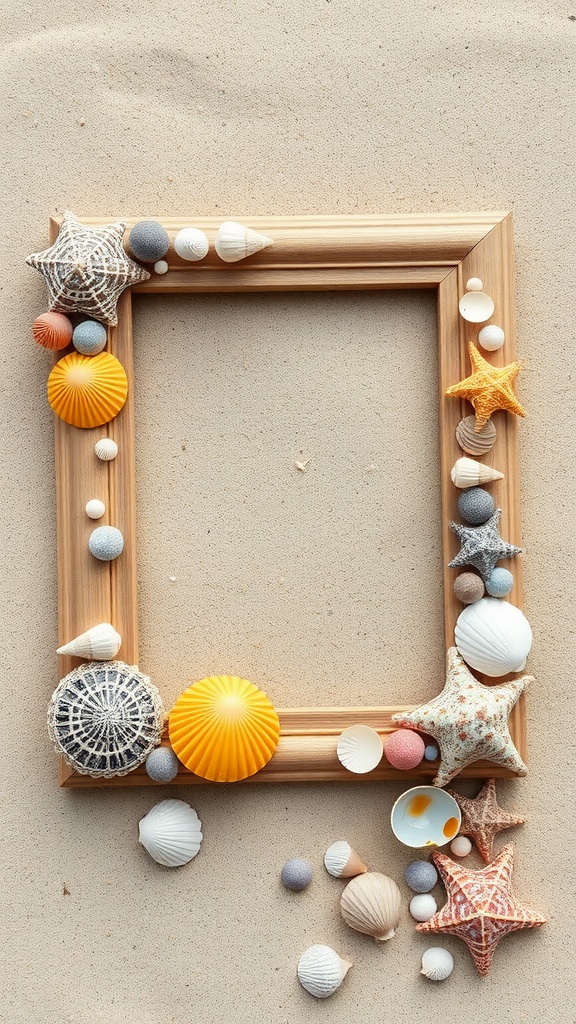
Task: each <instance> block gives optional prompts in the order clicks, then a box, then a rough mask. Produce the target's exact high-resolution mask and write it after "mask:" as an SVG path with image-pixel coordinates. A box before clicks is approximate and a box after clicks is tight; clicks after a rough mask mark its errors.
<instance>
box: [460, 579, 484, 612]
mask: <svg viewBox="0 0 576 1024" xmlns="http://www.w3.org/2000/svg"><path fill="white" fill-rule="evenodd" d="M454 594H455V596H456V597H457V598H458V600H459V601H461V602H462V604H474V602H475V601H479V600H480V598H481V597H483V596H484V582H483V580H482V578H481V577H480V576H477V575H476V573H475V572H461V573H460V575H459V576H457V577H456V579H455V580H454Z"/></svg>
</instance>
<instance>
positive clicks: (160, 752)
mask: <svg viewBox="0 0 576 1024" xmlns="http://www.w3.org/2000/svg"><path fill="white" fill-rule="evenodd" d="M179 763H180V762H179V761H178V758H177V757H176V754H175V753H174V751H173V750H171V749H170V747H157V748H156V750H153V751H152V753H151V754H148V757H147V758H146V771H147V773H148V775H149V776H150V778H151V779H153V780H154V782H172V779H175V778H176V776H177V775H178V765H179Z"/></svg>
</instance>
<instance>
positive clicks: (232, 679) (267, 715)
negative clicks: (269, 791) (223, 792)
mask: <svg viewBox="0 0 576 1024" xmlns="http://www.w3.org/2000/svg"><path fill="white" fill-rule="evenodd" d="M169 734H170V743H171V746H172V749H173V750H174V753H175V754H176V755H177V757H178V758H179V759H180V761H182V763H183V764H185V765H186V767H187V768H188V769H189V770H190V771H191V772H194V774H195V775H199V776H200V777H201V778H203V779H209V780H210V781H211V782H238V781H239V779H246V778H248V776H249V775H254V774H255V773H256V772H258V771H260V769H261V768H263V767H264V765H265V764H267V763H268V761H269V760H270V758H271V757H272V754H273V753H274V751H275V750H276V747H277V745H278V739H279V737H280V722H279V719H278V715H277V714H276V712H275V711H274V708H273V707H272V704H271V703H270V701H269V700H268V697H267V696H266V694H265V693H262V690H259V689H258V687H257V686H254V683H251V682H249V681H248V679H240V678H239V677H238V676H210V677H209V678H208V679H201V680H200V682H198V683H194V685H193V686H189V687H188V689H187V690H184V693H182V694H180V696H179V698H178V700H177V701H176V703H175V705H174V707H173V708H172V711H171V712H170V717H169Z"/></svg>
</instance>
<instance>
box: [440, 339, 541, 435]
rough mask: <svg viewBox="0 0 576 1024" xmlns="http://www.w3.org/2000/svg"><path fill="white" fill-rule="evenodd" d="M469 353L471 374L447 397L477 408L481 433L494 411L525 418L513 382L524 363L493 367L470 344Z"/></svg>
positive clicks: (477, 425)
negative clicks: (502, 410) (498, 410)
mask: <svg viewBox="0 0 576 1024" xmlns="http://www.w3.org/2000/svg"><path fill="white" fill-rule="evenodd" d="M468 352H469V353H470V362H471V363H472V374H471V375H470V377H466V378H465V379H464V380H461V381H459V382H458V384H452V385H451V387H449V388H448V389H447V391H446V394H447V395H449V396H451V397H452V398H467V399H468V401H469V402H471V403H472V405H473V406H474V411H475V413H476V423H475V426H474V431H475V432H476V433H478V432H479V431H480V430H482V427H483V426H484V424H485V423H488V420H489V419H490V417H491V415H492V413H493V412H496V410H497V409H506V410H507V411H508V412H513V413H515V414H516V416H525V415H526V412H525V410H524V409H523V408H522V406H521V405H520V402H519V401H518V399H517V398H516V395H515V393H514V387H513V385H514V381H515V380H516V377H517V376H518V374H519V372H520V370H521V369H522V363H520V362H518V360H517V359H516V360H514V362H513V363H509V364H508V366H492V363H489V362H488V361H487V360H486V359H484V357H483V356H481V355H480V353H479V351H478V349H477V348H476V346H475V345H473V344H472V342H471V341H469V342H468Z"/></svg>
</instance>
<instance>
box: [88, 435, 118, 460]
mask: <svg viewBox="0 0 576 1024" xmlns="http://www.w3.org/2000/svg"><path fill="white" fill-rule="evenodd" d="M94 451H95V452H96V455H97V456H98V458H99V459H101V461H102V462H112V459H115V458H116V456H117V455H118V445H117V444H116V441H113V440H112V438H111V437H101V438H100V440H99V441H96V444H95V446H94Z"/></svg>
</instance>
